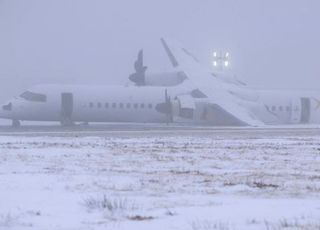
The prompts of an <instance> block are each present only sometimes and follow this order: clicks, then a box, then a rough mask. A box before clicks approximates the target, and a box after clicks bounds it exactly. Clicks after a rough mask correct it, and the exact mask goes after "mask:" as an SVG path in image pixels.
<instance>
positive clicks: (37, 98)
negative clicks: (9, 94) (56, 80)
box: [20, 91, 47, 102]
mask: <svg viewBox="0 0 320 230" xmlns="http://www.w3.org/2000/svg"><path fill="white" fill-rule="evenodd" d="M20 97H21V98H23V99H25V100H27V101H33V102H46V101H47V96H46V95H45V94H40V93H33V92H30V91H26V92H24V93H23V94H21V95H20Z"/></svg>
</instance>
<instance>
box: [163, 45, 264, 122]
mask: <svg viewBox="0 0 320 230" xmlns="http://www.w3.org/2000/svg"><path fill="white" fill-rule="evenodd" d="M161 42H162V44H163V46H164V49H165V51H166V53H167V55H168V57H169V59H170V61H171V63H172V65H173V66H174V67H175V68H178V69H179V71H181V72H183V73H184V74H185V75H186V77H187V78H188V81H190V82H189V83H190V84H189V85H192V87H194V88H195V89H197V90H199V91H201V92H202V93H203V94H204V95H205V96H207V98H208V101H209V103H210V104H212V105H216V106H218V107H219V108H220V110H221V111H223V112H225V113H226V115H228V116H229V117H233V119H235V120H236V121H237V123H238V124H240V125H250V126H261V125H264V123H263V122H262V121H260V120H259V119H258V118H257V117H256V116H255V115H254V114H253V113H252V112H251V111H250V110H249V109H248V108H246V107H245V106H244V105H243V104H245V103H246V101H245V100H243V99H242V98H239V97H237V96H236V95H234V94H232V89H234V86H230V85H229V84H225V83H224V82H223V81H221V79H219V78H217V77H214V76H212V75H211V74H210V73H208V72H207V71H204V70H203V69H202V68H201V67H200V65H199V63H198V60H197V59H196V58H195V57H194V56H193V55H192V54H191V53H190V52H189V51H187V50H186V49H184V48H181V46H179V45H177V44H174V43H172V42H170V43H168V42H167V41H165V40H164V39H161Z"/></svg>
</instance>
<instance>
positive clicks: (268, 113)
mask: <svg viewBox="0 0 320 230" xmlns="http://www.w3.org/2000/svg"><path fill="white" fill-rule="evenodd" d="M161 41H162V44H163V47H164V49H165V51H166V53H167V55H168V57H169V59H170V61H171V63H172V65H173V67H174V68H175V69H176V70H175V71H174V72H172V73H166V74H158V75H153V76H150V75H146V74H145V73H146V69H147V67H145V66H144V65H143V52H142V51H140V53H139V55H138V59H137V61H136V62H135V70H136V72H135V73H134V74H132V75H130V77H129V79H130V80H131V81H132V82H134V83H135V85H129V86H80V85H39V86H36V87H33V88H32V89H30V90H28V91H26V92H24V93H22V94H21V95H20V96H19V97H15V98H13V99H11V100H9V101H8V102H7V103H6V104H4V105H3V106H1V108H0V117H1V118H6V119H10V120H12V125H13V126H20V121H24V120H25V121H57V122H60V123H61V124H62V125H72V124H74V123H75V122H146V123H152V122H166V123H169V122H181V121H182V122H192V123H200V124H208V125H219V126H264V125H268V124H270V125H277V124H319V123H320V100H319V99H320V92H315V91H301V92H298V91H280V90H255V89H251V88H248V87H247V86H246V85H245V84H244V83H242V82H240V81H239V80H237V79H235V78H233V77H230V76H227V75H224V74H221V73H214V74H213V73H210V72H209V71H205V70H203V69H201V68H200V65H199V63H198V60H197V59H196V58H195V57H194V56H193V55H192V54H191V53H190V52H189V51H187V50H186V49H184V48H181V46H179V45H176V44H174V43H172V42H171V43H168V42H166V41H165V40H164V39H161Z"/></svg>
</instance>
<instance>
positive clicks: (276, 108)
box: [267, 105, 291, 112]
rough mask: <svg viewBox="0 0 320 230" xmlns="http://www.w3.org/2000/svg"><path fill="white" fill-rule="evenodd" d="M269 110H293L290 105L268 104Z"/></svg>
mask: <svg viewBox="0 0 320 230" xmlns="http://www.w3.org/2000/svg"><path fill="white" fill-rule="evenodd" d="M267 108H268V110H271V111H273V112H275V111H280V112H283V111H287V112H290V111H291V107H290V106H275V105H274V106H271V107H269V106H267Z"/></svg>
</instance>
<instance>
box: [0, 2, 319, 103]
mask: <svg viewBox="0 0 320 230" xmlns="http://www.w3.org/2000/svg"><path fill="white" fill-rule="evenodd" d="M319 12H320V2H319V1H318V0H264V1H262V0H158V1H156V0H134V1H132V0H73V1H72V0H50V1H49V0H27V1H26V0H0V79H1V84H0V100H1V101H3V100H4V99H5V98H6V97H10V96H11V95H12V94H17V93H18V92H19V91H20V90H22V89H24V88H27V87H30V86H32V85H33V84H38V83H91V84H95V83H97V84H102V83H104V84H108V83H109V82H111V83H119V84H121V83H125V82H126V81H127V77H128V75H129V74H130V73H131V72H132V71H133V70H132V69H133V67H132V65H133V61H134V59H135V58H136V55H137V52H138V50H139V49H140V48H142V47H143V48H144V49H145V56H146V57H145V61H146V63H147V65H148V66H149V71H150V72H157V71H166V70H170V69H171V67H170V64H169V62H168V61H167V59H166V56H165V54H164V52H163V50H162V47H161V45H160V42H159V38H160V37H161V36H164V37H170V38H175V39H177V40H179V41H180V42H182V43H183V44H184V45H185V47H187V48H188V49H189V50H191V51H192V52H193V53H194V54H195V55H196V56H198V57H199V59H200V60H201V61H202V62H203V65H205V66H210V64H211V61H212V60H211V53H212V51H213V50H215V49H222V50H228V51H230V52H231V55H232V65H233V71H234V72H235V73H236V74H237V75H238V77H240V78H241V79H243V80H244V81H246V82H248V83H249V84H250V85H252V86H256V87H272V88H288V87H294V88H316V89H317V88H320V86H318V85H317V84H316V83H318V82H319V77H320V64H319V57H318V54H319V53H320V44H319V42H320V27H319V25H318V23H319V22H320V14H319Z"/></svg>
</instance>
